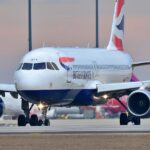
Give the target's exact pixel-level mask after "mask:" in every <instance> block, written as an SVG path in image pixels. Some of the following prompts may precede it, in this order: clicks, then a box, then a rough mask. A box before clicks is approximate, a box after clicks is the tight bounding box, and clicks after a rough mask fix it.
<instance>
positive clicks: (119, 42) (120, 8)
mask: <svg viewBox="0 0 150 150" xmlns="http://www.w3.org/2000/svg"><path fill="white" fill-rule="evenodd" d="M124 15H125V0H116V4H115V12H114V17H113V23H112V29H111V36H110V41H109V44H108V46H107V49H108V50H120V51H123V50H124V48H123V45H124Z"/></svg>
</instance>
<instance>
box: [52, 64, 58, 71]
mask: <svg viewBox="0 0 150 150" xmlns="http://www.w3.org/2000/svg"><path fill="white" fill-rule="evenodd" d="M52 65H53V67H54V68H55V70H59V68H58V67H57V65H56V64H55V63H53V62H52Z"/></svg>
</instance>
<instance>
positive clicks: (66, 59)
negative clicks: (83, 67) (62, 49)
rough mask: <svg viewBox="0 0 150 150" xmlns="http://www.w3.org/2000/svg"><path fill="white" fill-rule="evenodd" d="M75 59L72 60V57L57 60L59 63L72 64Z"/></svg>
mask: <svg viewBox="0 0 150 150" xmlns="http://www.w3.org/2000/svg"><path fill="white" fill-rule="evenodd" d="M74 60H75V59H74V58H72V57H60V58H59V61H60V62H64V63H65V62H73V61H74Z"/></svg>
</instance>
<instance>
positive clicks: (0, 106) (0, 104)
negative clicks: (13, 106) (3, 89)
mask: <svg viewBox="0 0 150 150" xmlns="http://www.w3.org/2000/svg"><path fill="white" fill-rule="evenodd" d="M4 107H5V106H4V102H3V100H2V98H0V117H1V116H2V115H3V113H4V109H5V108H4Z"/></svg>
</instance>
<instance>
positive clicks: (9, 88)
mask: <svg viewBox="0 0 150 150" xmlns="http://www.w3.org/2000/svg"><path fill="white" fill-rule="evenodd" d="M5 92H9V93H10V94H11V95H12V96H13V97H14V98H18V92H17V90H16V87H15V85H14V84H0V95H2V96H3V97H5Z"/></svg>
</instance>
